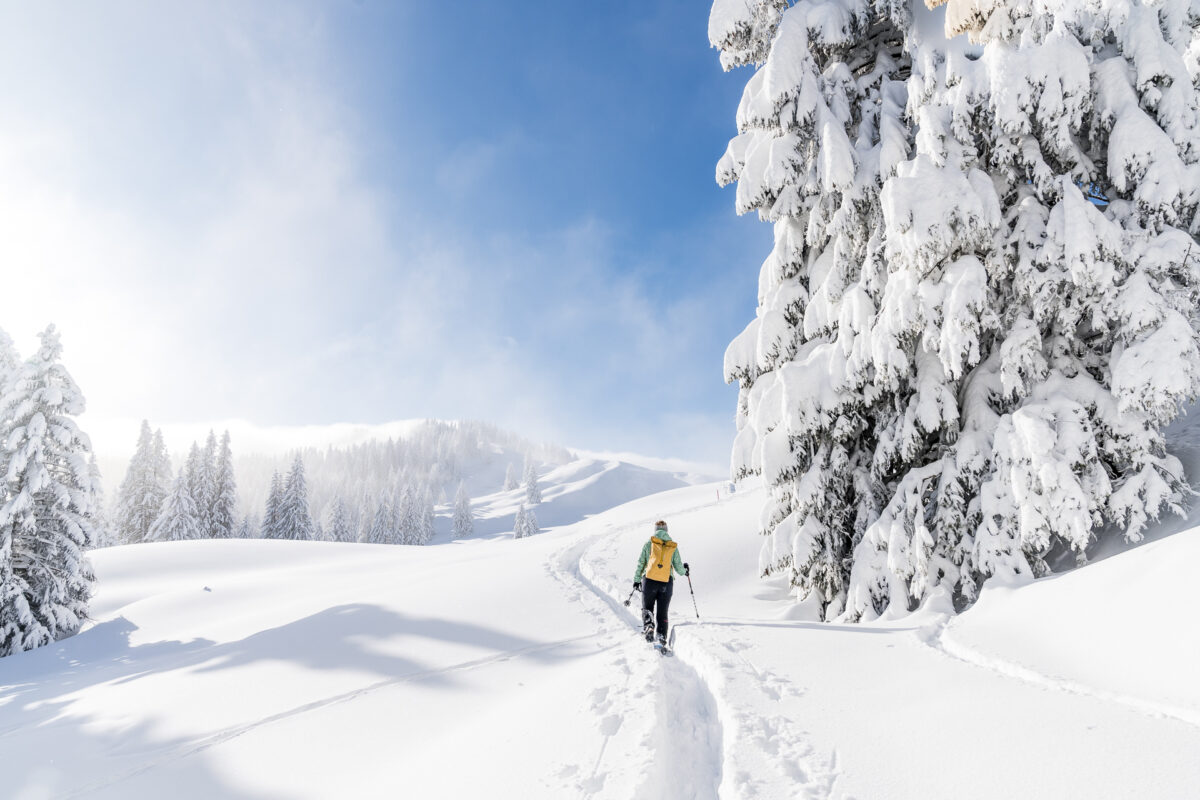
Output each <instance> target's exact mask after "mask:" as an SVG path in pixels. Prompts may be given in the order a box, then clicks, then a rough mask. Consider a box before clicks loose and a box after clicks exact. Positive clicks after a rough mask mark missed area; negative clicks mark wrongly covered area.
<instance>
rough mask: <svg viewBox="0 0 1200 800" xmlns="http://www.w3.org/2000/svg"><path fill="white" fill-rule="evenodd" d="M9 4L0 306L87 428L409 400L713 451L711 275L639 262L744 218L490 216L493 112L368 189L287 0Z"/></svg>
mask: <svg viewBox="0 0 1200 800" xmlns="http://www.w3.org/2000/svg"><path fill="white" fill-rule="evenodd" d="M20 16H21V18H20V19H19V20H14V21H13V22H12V24H8V25H6V27H5V28H4V29H3V30H2V31H0V94H2V95H4V96H6V97H7V98H10V100H11V101H10V102H7V103H5V104H4V105H3V106H0V187H3V190H2V191H0V274H2V275H3V280H2V283H0V325H3V326H4V327H5V328H6V329H7V330H9V332H10V333H11V334H12V335H13V336H14V338H16V339H17V341H18V344H19V345H21V346H23V347H24V348H26V349H28V348H29V347H30V346H31V344H32V341H33V334H34V333H35V332H36V331H37V330H39V329H40V328H41V327H43V326H44V325H45V324H46V323H48V322H51V321H53V322H56V323H57V324H58V325H59V327H60V328H61V329H62V331H63V334H64V340H65V345H66V348H67V350H66V359H67V362H68V365H69V366H70V367H71V369H72V371H73V372H74V374H75V375H76V378H77V380H78V381H79V382H80V383H81V385H82V386H83V387H84V389H85V392H86V393H87V395H88V398H89V402H90V412H89V418H90V419H92V420H94V421H95V428H96V430H97V431H98V432H100V431H104V432H105V433H100V434H99V435H98V436H97V439H98V442H97V443H98V445H99V446H100V447H102V448H106V449H108V450H110V451H118V450H119V451H123V450H125V449H126V447H127V445H125V444H124V443H121V442H117V441H110V440H108V439H109V437H110V436H111V437H114V438H115V437H117V436H118V435H121V436H123V435H125V434H124V433H121V434H118V433H115V431H124V430H125V428H124V427H123V426H126V427H127V426H128V424H130V423H129V421H131V420H135V419H138V418H140V417H143V416H145V417H149V418H151V420H152V421H153V422H155V423H156V424H176V423H179V424H184V423H193V422H194V423H197V429H198V430H206V429H207V425H208V424H209V423H207V422H205V421H207V420H220V419H250V420H254V421H255V425H257V426H260V427H261V426H270V425H300V424H301V423H331V422H338V421H342V422H345V421H363V422H383V421H386V420H392V419H405V418H414V417H434V416H436V417H444V418H480V419H489V420H493V421H496V422H498V423H500V424H504V425H509V426H512V427H514V428H518V429H520V430H521V431H522V432H524V433H527V434H529V435H532V436H540V437H545V438H552V439H556V440H558V441H561V442H563V443H564V444H568V445H571V446H582V447H591V448H594V449H632V450H640V451H642V452H649V453H655V454H664V455H665V454H677V455H681V456H684V457H687V458H693V459H702V460H706V461H713V460H719V459H721V458H722V457H723V450H724V446H725V445H724V442H723V438H725V437H724V435H723V434H722V433H721V429H722V428H723V426H724V425H725V420H726V419H727V417H728V415H727V414H726V413H724V412H722V411H703V410H697V409H696V406H695V403H694V402H689V400H694V395H695V394H696V393H698V392H700V391H704V392H711V391H713V389H712V387H713V386H719V381H720V376H719V368H720V350H721V349H722V348H723V346H724V341H722V340H717V341H716V342H715V343H714V342H713V341H712V338H713V337H712V334H711V329H712V328H713V327H714V324H716V323H719V324H718V325H717V327H720V325H725V326H726V327H728V319H729V317H730V314H731V312H730V307H729V296H730V292H731V283H730V282H728V281H729V279H727V278H725V277H716V276H714V275H713V274H711V272H710V273H709V274H707V275H703V274H702V275H700V277H701V278H703V280H697V281H696V282H687V283H682V284H679V285H675V286H671V287H664V286H663V285H662V280H661V275H660V274H659V273H660V269H659V267H660V266H661V264H662V262H663V260H664V259H690V260H693V261H695V262H696V263H697V265H698V266H697V269H698V270H700V271H701V272H703V270H704V269H709V270H711V260H712V253H711V252H707V250H710V249H712V248H718V249H719V248H721V247H729V246H730V242H729V239H730V237H733V238H735V239H736V238H740V237H744V236H746V235H747V234H746V233H745V232H744V231H745V230H746V229H745V228H744V227H737V228H729V229H728V230H727V229H725V228H720V226H716V229H714V227H713V226H712V225H711V222H712V221H711V220H697V221H695V223H694V225H693V227H692V228H691V230H689V231H684V232H680V233H679V236H680V237H681V238H680V239H678V240H675V241H671V240H663V241H660V242H657V243H654V244H652V246H650V247H646V246H645V245H644V243H632V244H631V243H630V242H628V241H625V240H624V239H623V236H624V234H623V233H622V232H621V231H618V230H614V229H613V228H612V227H611V226H610V225H609V224H608V223H606V222H605V221H604V220H602V219H600V218H598V217H596V216H594V215H592V214H589V213H587V212H581V213H580V214H579V215H578V216H577V217H576V218H575V219H574V220H571V221H568V222H567V223H565V224H560V225H557V226H543V227H539V228H537V229H530V228H515V229H514V228H510V229H506V230H497V229H495V228H494V227H493V226H490V225H489V224H488V216H489V214H488V208H487V207H482V206H479V205H477V204H476V202H474V201H475V193H476V191H477V190H478V188H479V187H480V186H482V185H484V184H488V185H490V186H491V187H492V189H491V192H490V194H489V195H488V196H489V197H494V196H495V195H496V189H495V183H494V182H495V180H496V177H495V172H496V170H497V168H498V166H499V165H502V164H503V163H504V161H505V159H506V158H508V157H509V155H510V154H511V153H512V152H513V151H514V150H519V149H522V148H526V147H528V146H529V143H528V142H526V141H524V139H523V138H522V137H521V136H520V135H518V134H516V133H502V134H494V133H493V134H488V135H481V136H477V137H476V138H464V139H463V140H462V141H460V142H458V143H457V144H455V145H453V146H451V147H449V148H447V152H448V153H449V156H447V157H445V158H443V159H442V160H441V161H440V163H439V164H438V165H435V166H434V167H433V168H432V170H431V171H430V172H429V174H430V175H431V176H432V178H433V181H434V185H420V184H416V185H404V184H397V183H395V182H394V181H393V182H390V183H385V182H382V181H381V179H380V170H378V169H376V165H375V164H373V163H372V161H371V159H372V158H373V157H374V152H373V151H372V150H371V149H370V148H369V147H367V146H366V145H365V144H364V141H365V139H377V138H378V137H379V136H380V135H381V134H380V133H379V132H377V131H375V132H371V133H370V135H369V136H364V133H363V129H364V126H365V125H366V121H365V120H364V118H363V117H362V116H361V115H360V114H359V113H358V110H357V109H356V108H355V107H354V106H353V104H352V103H350V102H348V100H347V95H346V93H345V87H344V86H343V85H342V84H341V83H340V81H343V80H345V76H344V75H343V74H342V73H341V71H340V68H339V65H338V64H336V63H335V61H336V52H335V51H336V43H334V42H331V41H330V39H329V35H330V34H329V29H328V26H327V25H326V20H325V19H324V17H323V16H322V13H321V12H320V11H319V10H314V9H312V8H310V7H306V6H291V5H284V4H279V5H271V6H267V5H260V4H241V3H229V4H215V5H209V4H206V5H203V6H198V7H193V8H190V9H186V10H185V9H177V10H175V11H173V12H171V13H166V12H165V11H163V10H160V9H157V8H156V9H155V11H154V12H153V13H146V9H145V8H134V7H132V6H129V7H125V6H115V7H107V6H106V7H105V8H103V9H101V8H99V7H90V6H89V7H85V9H83V10H81V13H80V15H79V17H80V18H79V19H74V20H68V21H67V22H66V23H64V22H63V19H62V18H61V16H56V15H52V14H50V13H48V12H45V11H40V10H34V11H30V12H29V13H27V14H22V15H20ZM97 30H102V31H104V32H105V35H103V36H97V35H96V31H97ZM181 31H182V32H184V33H183V35H182V38H181V37H180V35H179V33H180V32H181ZM109 33H111V34H112V35H111V36H109V35H108V34H109ZM388 135H392V136H396V137H403V136H404V135H405V131H404V129H403V126H402V123H401V124H400V126H399V127H398V128H397V129H396V130H395V131H389V132H388ZM519 196H520V195H519V192H517V191H516V187H514V194H513V202H519ZM451 201H452V204H451V205H445V203H448V202H451ZM585 205H586V204H585ZM717 229H719V230H717ZM714 230H716V232H715V233H714ZM729 231H732V233H730V232H729ZM687 236H690V237H691V238H690V239H687V238H686V237H687ZM706 237H707V238H706ZM705 264H707V265H708V266H707V267H705V266H704V265H705ZM754 269H755V267H753V266H752V267H751V268H750V269H749V271H748V273H747V274H749V275H750V277H747V274H743V275H741V276H739V277H738V281H739V282H741V283H742V284H746V283H749V284H751V285H752V282H753V278H752V273H753V270H754ZM747 293H748V294H750V295H751V298H750V299H751V300H752V291H750V292H747ZM745 313H746V314H749V313H752V312H751V311H750V310H749V309H746V311H745ZM728 397H729V398H730V399H729V401H728V402H729V408H730V409H732V402H733V401H732V394H728ZM247 430H249V429H248V428H247ZM289 430H291V429H289ZM109 431H113V433H108V432H109ZM247 435H249V434H247Z"/></svg>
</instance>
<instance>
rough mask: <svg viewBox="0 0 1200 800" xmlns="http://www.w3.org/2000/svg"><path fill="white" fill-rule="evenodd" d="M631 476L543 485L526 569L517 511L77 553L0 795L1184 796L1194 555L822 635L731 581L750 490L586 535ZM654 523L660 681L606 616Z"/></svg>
mask: <svg viewBox="0 0 1200 800" xmlns="http://www.w3.org/2000/svg"><path fill="white" fill-rule="evenodd" d="M626 466H627V465H599V466H597V465H596V464H595V463H593V464H592V465H591V466H590V467H585V466H581V465H576V467H575V468H571V467H570V465H568V467H564V468H561V469H560V470H559V474H558V475H556V476H554V477H552V478H550V479H548V480H544V481H543V491H544V495H545V498H546V502H545V503H544V504H543V505H542V506H539V507H538V508H537V514H538V516H539V520H540V521H541V523H542V525H543V528H545V529H546V530H545V532H544V533H542V534H541V535H539V536H536V537H532V538H529V539H522V540H513V539H511V537H510V536H509V535H507V534H506V533H505V532H503V531H501V530H499V529H498V525H499V524H498V523H497V522H495V520H498V519H503V518H505V517H506V516H507V518H508V519H511V508H509V506H511V505H512V501H513V499H514V498H515V497H516V495H515V494H514V495H512V496H511V497H510V496H507V495H503V496H502V495H497V496H493V497H490V498H481V499H480V500H479V501H477V510H478V512H479V513H480V514H481V515H482V516H483V517H484V519H482V520H480V521H479V523H478V524H479V527H480V533H479V535H478V536H476V537H474V538H473V539H470V540H467V541H453V542H451V541H446V539H445V537H442V538H440V539H439V540H438V541H439V542H440V543H439V544H437V545H435V546H431V547H398V546H386V545H361V544H329V543H319V542H278V541H275V542H264V541H201V542H181V543H168V544H143V545H135V546H131V547H118V548H110V549H106V550H100V551H96V552H95V553H93V556H92V557H93V561H94V563H95V565H96V569H97V572H98V574H99V584H98V595H97V597H96V599H95V601H94V603H93V616H94V618H95V622H94V624H93V625H91V626H89V627H88V628H87V629H85V630H84V631H83V632H81V633H80V634H79V635H77V636H75V637H73V638H72V639H69V640H65V641H63V642H60V643H58V644H56V645H54V646H51V647H46V648H43V649H41V650H37V651H33V652H30V653H23V654H19V655H15V656H11V657H9V658H5V659H2V660H0V776H3V777H2V778H0V797H3V798H16V799H19V800H33V799H34V798H50V797H55V798H58V797H63V798H68V797H88V798H123V799H124V800H129V799H130V798H134V799H137V800H140V799H142V798H147V799H148V798H166V797H170V798H245V799H247V800H248V799H249V798H313V799H314V800H316V799H317V798H320V799H321V800H329V799H330V798H473V799H474V798H529V797H544V798H589V797H595V798H646V799H647V800H668V798H714V797H720V798H827V797H828V798H859V800H875V799H876V798H896V799H903V798H914V799H916V798H921V799H922V800H924V799H925V798H959V797H969V798H1006V799H1007V798H1088V800H1096V799H1097V798H1196V797H1200V756H1198V755H1197V754H1198V753H1200V680H1198V679H1197V676H1198V675H1200V668H1198V665H1200V625H1198V624H1197V623H1196V617H1195V614H1194V612H1193V611H1192V607H1193V605H1194V603H1195V596H1196V594H1195V589H1194V588H1193V587H1194V582H1193V575H1194V571H1195V567H1194V565H1195V564H1197V563H1200V529H1195V530H1188V531H1185V532H1182V533H1178V534H1175V535H1173V536H1169V537H1166V538H1163V539H1161V540H1159V541H1155V542H1151V543H1149V544H1147V545H1145V546H1143V547H1140V548H1138V549H1136V550H1133V551H1131V552H1128V553H1123V554H1121V555H1118V556H1115V557H1112V558H1109V559H1107V560H1104V561H1101V562H1098V563H1096V564H1093V565H1091V566H1088V567H1086V568H1083V569H1081V570H1077V571H1075V572H1072V573H1069V574H1065V575H1061V576H1056V577H1052V578H1048V579H1045V580H1042V581H1038V582H1035V583H1033V584H1030V585H1027V586H1024V587H1020V588H1016V589H1007V588H996V589H988V590H987V591H985V592H984V594H983V597H982V599H981V601H980V602H979V603H978V604H977V605H976V606H975V607H974V608H972V609H970V610H969V611H968V612H966V613H965V614H963V615H961V616H959V617H957V618H953V619H949V621H947V619H948V618H947V617H945V616H943V615H939V614H937V613H934V611H933V610H926V611H923V612H919V613H917V614H914V615H911V616H908V617H903V618H900V619H894V620H890V621H880V622H876V623H873V624H870V625H857V626H839V625H822V624H816V623H811V622H803V621H798V620H794V619H791V618H790V617H793V616H795V606H794V605H793V604H791V603H790V602H788V599H787V592H786V591H785V588H784V587H783V586H782V585H781V584H780V583H779V582H778V581H770V580H768V581H760V580H758V579H756V578H755V577H754V576H755V574H756V564H757V554H758V545H759V541H758V537H757V536H756V535H755V530H756V529H757V519H758V513H759V507H760V505H761V502H762V496H761V494H760V493H759V492H758V491H743V492H741V493H738V494H734V495H728V494H727V493H726V491H725V484H704V485H697V486H684V487H682V488H675V489H671V490H669V491H665V492H660V493H657V494H653V495H650V496H647V497H643V498H641V499H637V500H634V501H632V502H627V503H623V504H621V505H617V506H616V507H613V508H610V510H607V511H603V512H602V513H594V512H595V511H597V510H598V509H601V508H608V507H609V506H611V505H614V503H615V502H618V501H619V499H620V498H622V497H627V496H629V495H628V492H630V491H632V490H633V489H635V488H636V486H635V485H634V484H636V483H637V482H638V481H645V482H646V487H647V491H658V490H659V489H661V488H662V487H661V486H658V485H656V483H655V482H656V481H659V480H665V479H666V478H664V477H663V475H661V474H660V475H659V476H658V477H655V474H654V473H653V471H652V470H642V471H640V472H638V471H632V470H629V469H626ZM509 494H511V493H509ZM613 498H616V499H613ZM608 500H612V502H608V503H607V505H606V504H605V503H606V501H608ZM586 514H593V515H592V516H585V515H586ZM660 516H661V517H665V518H666V519H667V520H668V522H669V523H670V527H671V531H672V534H673V535H674V537H675V538H676V539H677V540H678V541H679V543H680V552H681V554H682V555H683V556H684V559H685V560H687V561H688V562H689V563H690V564H691V565H692V570H693V576H692V580H693V586H694V589H695V592H696V594H695V600H696V604H697V607H698V608H699V612H700V615H701V617H700V619H699V620H697V619H696V615H695V613H694V611H693V603H692V598H691V596H690V595H689V593H688V586H687V582H686V580H683V581H679V580H677V582H676V587H675V597H674V600H673V602H672V606H671V611H672V614H671V616H672V619H673V621H674V622H676V623H678V628H677V642H676V645H677V654H676V656H675V657H674V658H664V657H661V656H659V655H658V654H657V653H655V652H654V651H653V650H652V649H650V648H649V647H648V645H646V643H645V642H644V641H641V639H640V638H639V636H638V635H637V633H636V631H635V626H636V625H637V622H636V616H635V610H636V607H637V601H638V599H639V598H638V597H636V596H635V598H634V601H635V602H634V606H633V607H632V610H631V608H626V607H625V606H623V605H622V601H623V600H624V599H625V598H626V597H627V596H628V595H629V592H630V588H631V581H632V577H633V570H634V566H635V562H636V558H637V554H638V551H639V549H640V546H641V544H642V542H643V541H644V540H645V538H646V537H647V536H648V535H649V533H650V525H651V523H652V521H653V520H654V519H656V518H657V517H660Z"/></svg>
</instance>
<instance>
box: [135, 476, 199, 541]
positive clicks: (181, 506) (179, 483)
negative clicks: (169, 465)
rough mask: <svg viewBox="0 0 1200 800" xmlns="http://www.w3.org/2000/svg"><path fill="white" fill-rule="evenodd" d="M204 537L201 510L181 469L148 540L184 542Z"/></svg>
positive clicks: (147, 536)
mask: <svg viewBox="0 0 1200 800" xmlns="http://www.w3.org/2000/svg"><path fill="white" fill-rule="evenodd" d="M201 538H204V529H203V528H201V522H200V512H199V510H198V509H197V508H196V501H195V500H194V499H192V492H191V489H190V488H189V487H188V480H187V476H186V474H185V473H184V471H183V470H182V469H181V470H180V471H179V476H178V477H177V478H175V484H174V485H173V486H172V487H171V493H170V494H168V495H167V499H166V501H165V502H164V503H163V507H162V512H161V513H160V514H159V515H158V518H157V519H155V520H154V523H153V524H152V525H151V526H150V531H149V532H148V533H147V534H146V541H148V542H182V541H187V540H190V539H201Z"/></svg>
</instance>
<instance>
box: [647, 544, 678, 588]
mask: <svg viewBox="0 0 1200 800" xmlns="http://www.w3.org/2000/svg"><path fill="white" fill-rule="evenodd" d="M677 546H678V545H676V543H675V542H673V541H667V542H664V541H663V540H662V539H660V538H658V537H657V536H651V537H650V563H649V564H648V565H647V567H646V577H647V578H649V579H650V580H652V581H663V582H664V583H665V582H667V581H669V580H671V559H672V558H673V557H674V556H675V548H676V547H677Z"/></svg>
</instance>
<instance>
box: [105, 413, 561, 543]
mask: <svg viewBox="0 0 1200 800" xmlns="http://www.w3.org/2000/svg"><path fill="white" fill-rule="evenodd" d="M570 458H571V454H570V452H569V451H567V450H565V449H563V448H561V447H557V446H554V445H546V444H535V443H533V442H530V441H528V440H526V439H523V438H521V437H519V436H517V435H515V434H512V433H508V432H506V431H502V430H501V429H499V428H497V427H496V426H494V425H491V424H488V423H482V422H458V423H450V422H441V421H436V420H427V421H425V422H423V423H421V424H420V426H419V427H418V428H417V429H416V430H414V431H413V432H411V433H410V434H409V435H407V436H405V437H404V438H402V439H399V440H388V441H385V442H380V441H370V442H365V443H362V444H358V445H353V446H351V447H328V448H325V449H323V450H319V449H312V448H307V449H300V450H298V451H296V452H295V453H294V454H293V455H292V456H290V458H285V459H282V460H281V459H280V458H273V457H268V456H262V455H249V456H245V457H243V458H240V459H235V458H234V456H233V452H232V445H231V441H230V436H229V434H228V433H227V432H226V433H225V434H224V435H223V436H222V437H221V439H220V440H219V441H218V439H217V436H216V434H215V433H214V432H210V433H209V435H208V438H207V440H206V442H205V443H204V445H203V446H201V445H200V444H199V443H198V442H196V443H193V444H192V447H191V449H190V451H189V453H188V455H187V458H186V460H185V461H184V462H183V464H182V465H181V466H180V467H179V468H178V469H177V470H175V471H172V466H171V457H170V455H169V453H168V452H167V447H166V445H165V443H164V442H163V436H162V432H161V430H157V431H152V430H151V427H150V423H149V422H148V421H143V423H142V427H141V433H140V435H139V437H138V443H137V449H136V451H135V453H134V455H133V457H132V458H131V459H130V462H129V467H128V469H127V471H126V474H125V478H124V480H123V481H122V483H121V486H120V488H119V489H118V490H117V495H116V500H115V508H114V511H113V525H112V527H111V537H112V538H111V543H112V544H134V543H137V542H153V541H177V540H185V539H201V538H241V539H252V538H263V539H291V540H315V541H333V542H369V543H373V544H417V545H420V544H428V543H429V542H430V541H431V539H432V538H433V535H434V533H435V517H436V516H437V514H438V513H439V512H438V509H439V508H441V509H442V513H443V515H444V516H447V517H448V518H449V519H450V524H451V530H452V532H453V534H454V535H455V536H456V537H457V536H466V535H469V534H470V532H471V530H472V517H471V493H470V492H471V490H474V491H476V492H481V493H491V492H496V491H502V490H503V491H510V490H513V489H517V488H518V487H521V488H523V489H524V491H525V497H526V501H527V503H528V504H529V505H530V506H533V505H536V504H537V503H540V502H541V495H540V489H539V487H538V470H539V467H540V466H541V465H544V464H547V463H550V464H561V463H565V462H566V461H568V460H570ZM500 468H503V473H502V474H503V479H502V482H501V478H500V473H499V472H498V470H499V469H500ZM239 476H240V477H239ZM493 483H494V484H495V485H492V484H493ZM531 514H532V511H527V512H525V515H524V516H525V517H528V518H529V520H525V519H524V518H523V517H522V516H521V515H518V526H517V527H518V529H519V530H520V532H521V534H522V535H528V534H529V533H531V532H536V522H532V521H530V520H532V519H533V518H532V517H530V515H531Z"/></svg>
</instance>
